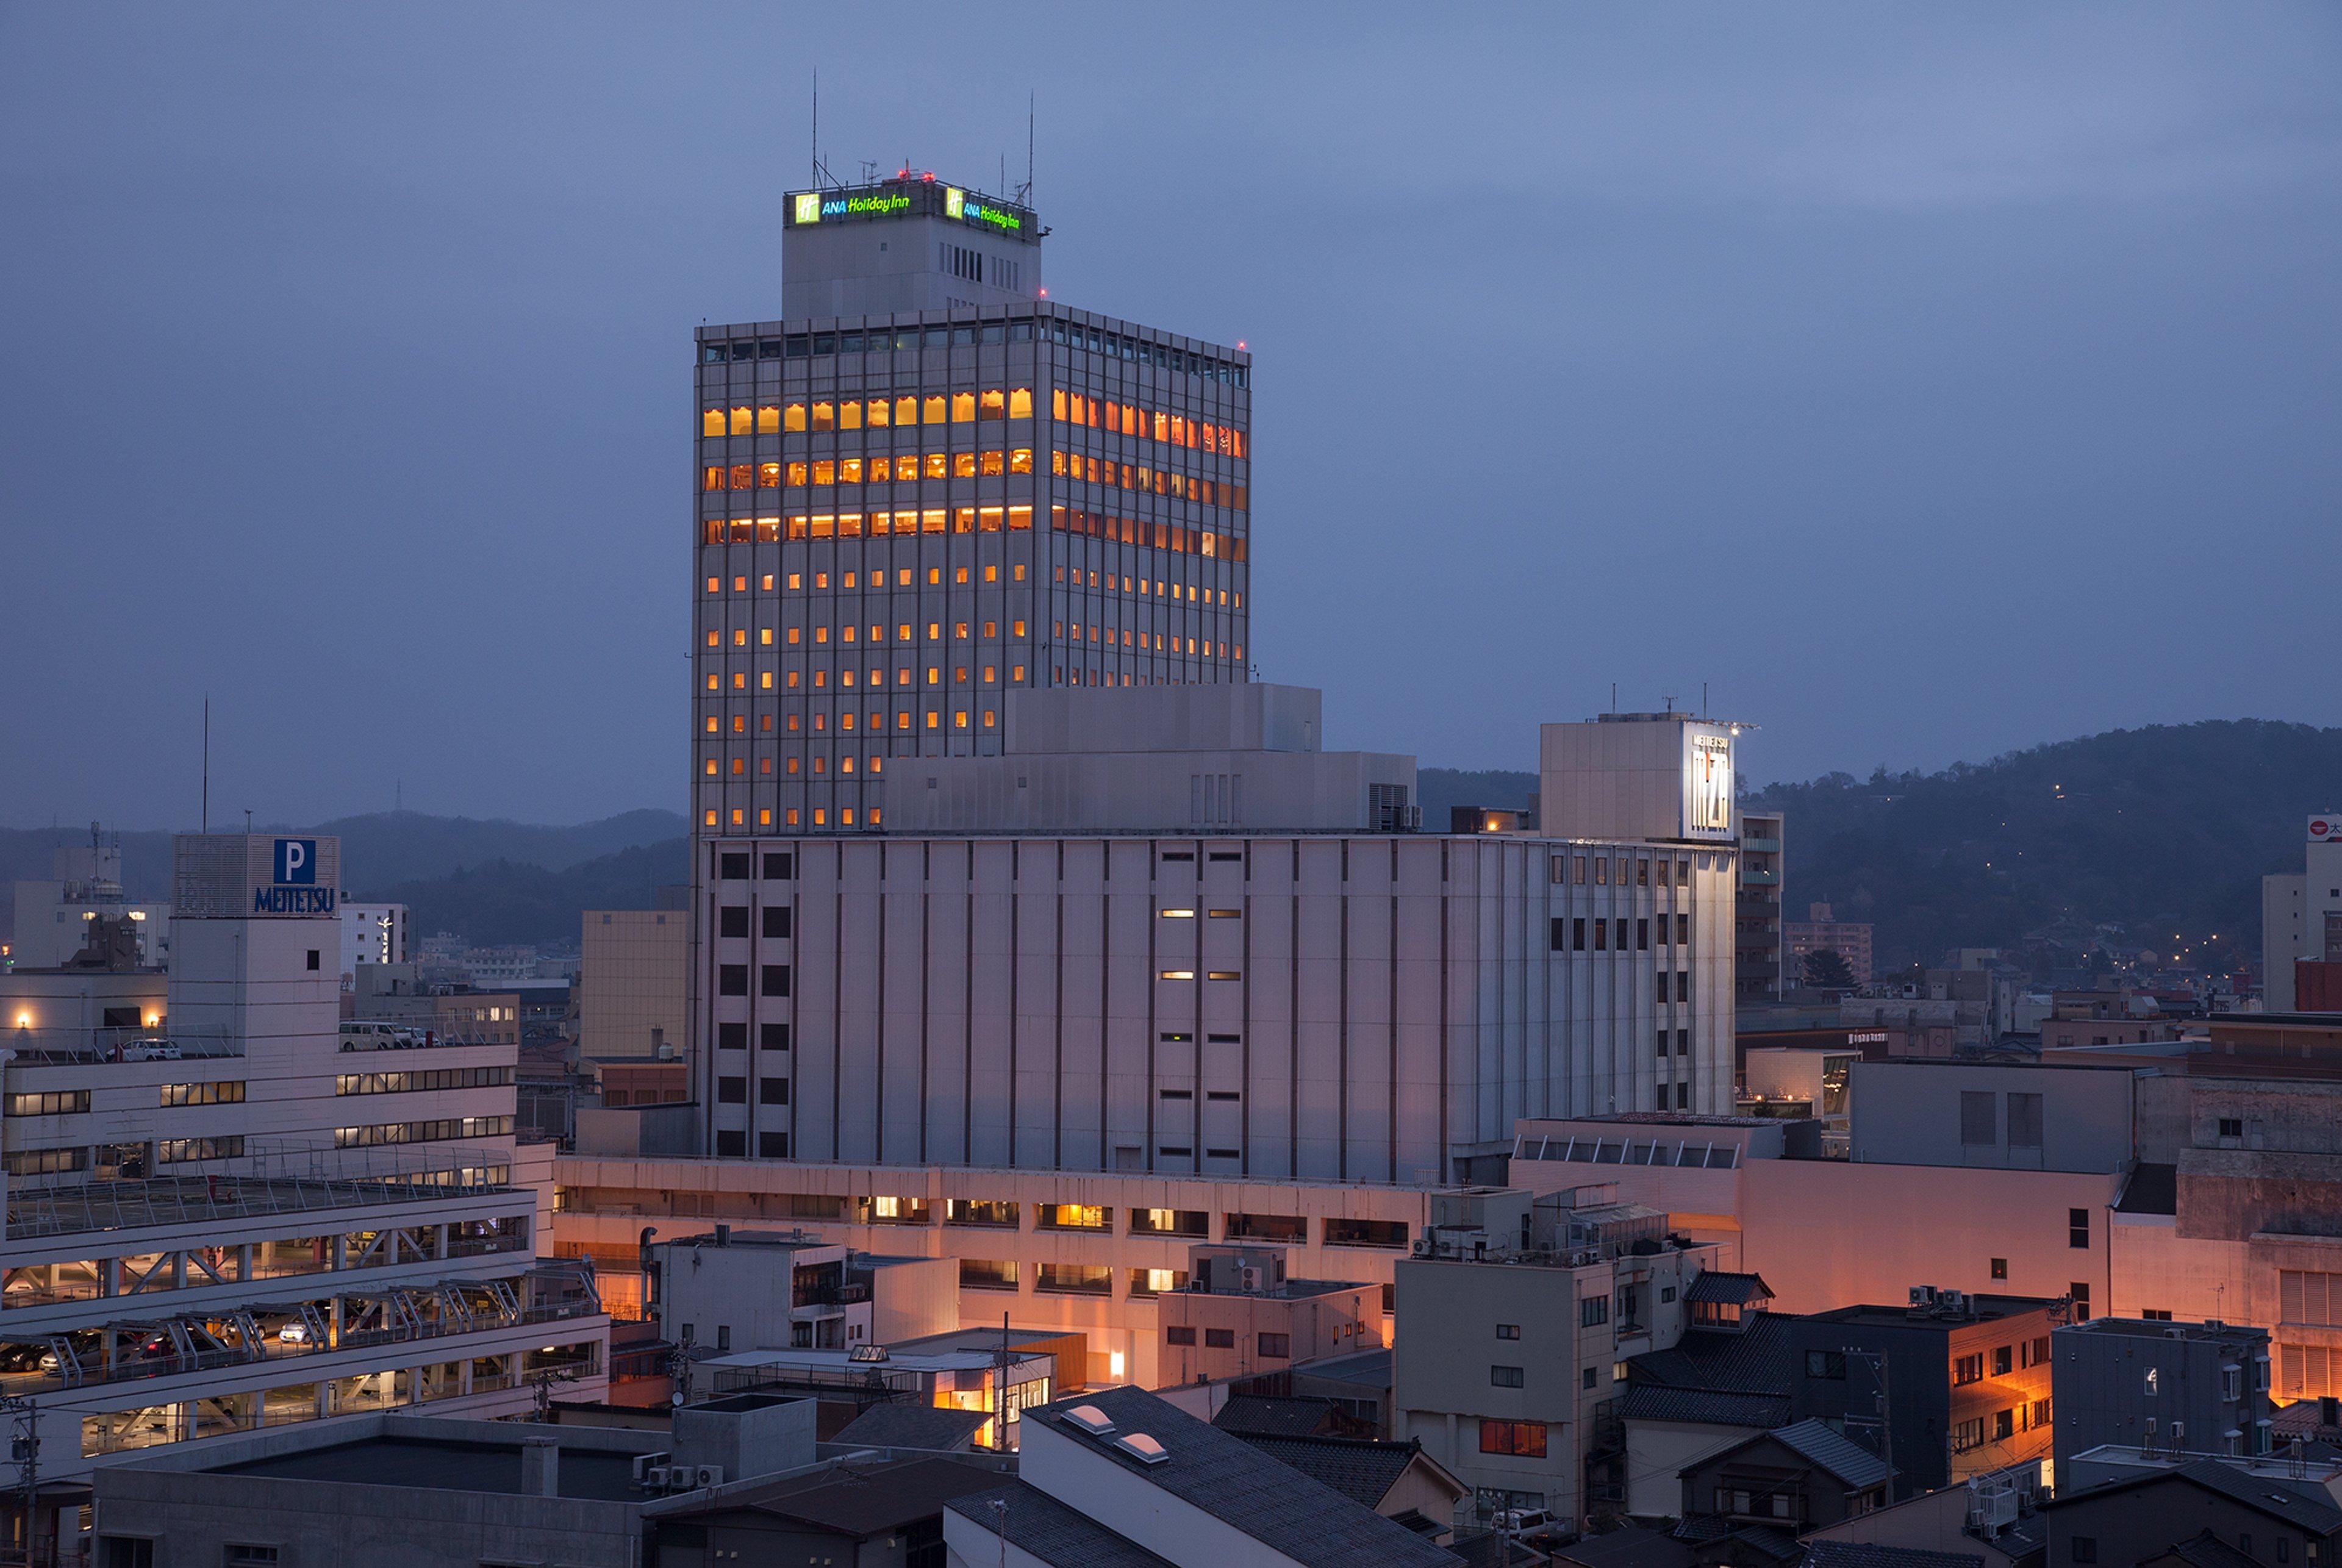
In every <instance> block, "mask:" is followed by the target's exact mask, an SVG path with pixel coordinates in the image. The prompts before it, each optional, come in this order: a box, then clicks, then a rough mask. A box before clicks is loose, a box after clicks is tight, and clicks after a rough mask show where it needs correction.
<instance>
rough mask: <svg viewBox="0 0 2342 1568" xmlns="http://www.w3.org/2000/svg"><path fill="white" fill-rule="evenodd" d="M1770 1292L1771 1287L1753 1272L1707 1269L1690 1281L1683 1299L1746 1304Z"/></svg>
mask: <svg viewBox="0 0 2342 1568" xmlns="http://www.w3.org/2000/svg"><path fill="white" fill-rule="evenodd" d="M1772 1294H1773V1287H1772V1286H1770V1285H1768V1284H1767V1283H1765V1282H1764V1281H1763V1280H1762V1279H1759V1278H1758V1277H1757V1275H1755V1274H1735V1273H1725V1272H1724V1271H1722V1270H1720V1269H1709V1270H1707V1271H1706V1273H1702V1274H1701V1275H1700V1276H1699V1278H1697V1279H1696V1280H1694V1281H1692V1282H1691V1288H1690V1289H1689V1290H1687V1291H1686V1292H1684V1300H1686V1301H1687V1302H1691V1303H1695V1304H1706V1305H1716V1306H1746V1305H1747V1304H1748V1303H1750V1302H1752V1301H1757V1300H1759V1299H1770V1298H1771V1296H1772Z"/></svg>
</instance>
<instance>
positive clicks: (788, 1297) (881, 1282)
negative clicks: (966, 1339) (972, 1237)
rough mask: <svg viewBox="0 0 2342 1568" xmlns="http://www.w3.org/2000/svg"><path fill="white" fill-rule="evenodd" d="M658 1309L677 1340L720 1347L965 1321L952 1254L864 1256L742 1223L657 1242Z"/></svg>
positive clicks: (775, 1344)
mask: <svg viewBox="0 0 2342 1568" xmlns="http://www.w3.org/2000/svg"><path fill="white" fill-rule="evenodd" d="M644 1253H645V1257H646V1262H647V1263H648V1264H649V1273H650V1281H651V1298H650V1300H651V1307H652V1310H653V1312H654V1313H655V1314H656V1317H657V1319H658V1323H659V1332H660V1333H661V1335H662V1336H663V1337H665V1338H666V1340H667V1341H668V1342H669V1343H676V1344H689V1345H697V1346H701V1347H704V1348H706V1349H711V1350H714V1351H716V1352H718V1353H726V1352H731V1351H736V1350H737V1351H750V1350H789V1349H796V1350H836V1351H844V1350H850V1349H852V1348H853V1347H854V1346H856V1345H867V1344H877V1345H888V1344H892V1343H896V1342H897V1341H899V1340H906V1339H916V1338H919V1337H921V1336H923V1335H926V1334H935V1333H948V1332H949V1331H951V1330H953V1329H956V1328H957V1327H959V1325H960V1314H959V1279H958V1271H957V1270H956V1268H955V1267H954V1266H953V1265H952V1263H951V1261H950V1260H949V1259H947V1258H936V1257H900V1256H885V1255H873V1254H871V1253H857V1252H856V1251H855V1250H854V1249H853V1248H851V1247H846V1246H838V1245H835V1244H831V1243H825V1242H823V1241H822V1240H821V1239H820V1238H819V1237H817V1236H814V1235H811V1234H808V1233H805V1232H802V1231H753V1230H735V1229H733V1228H732V1227H731V1226H730V1225H723V1224H719V1225H717V1226H716V1228H715V1229H714V1230H712V1231H709V1232H706V1233H702V1234H699V1235H693V1236H685V1237H679V1238H677V1239H676V1240H673V1241H662V1242H651V1243H646V1245H645V1247H644Z"/></svg>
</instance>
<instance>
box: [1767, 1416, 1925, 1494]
mask: <svg viewBox="0 0 2342 1568" xmlns="http://www.w3.org/2000/svg"><path fill="white" fill-rule="evenodd" d="M1770 1435H1771V1437H1772V1439H1773V1441H1774V1442H1776V1443H1780V1444H1781V1445H1782V1446H1783V1447H1785V1448H1787V1449H1789V1450H1791V1451H1792V1452H1793V1453H1801V1454H1803V1455H1804V1456H1805V1457H1806V1458H1807V1459H1808V1460H1811V1461H1812V1462H1813V1463H1816V1464H1817V1465H1819V1466H1820V1467H1821V1468H1822V1469H1824V1470H1827V1471H1828V1472H1829V1473H1831V1474H1832V1475H1835V1476H1837V1478H1838V1479H1839V1480H1840V1481H1843V1482H1845V1483H1847V1486H1849V1487H1852V1488H1854V1489H1856V1490H1857V1491H1859V1490H1861V1489H1863V1488H1865V1487H1870V1486H1877V1485H1878V1484H1879V1483H1882V1482H1884V1481H1885V1480H1886V1479H1887V1477H1888V1476H1890V1475H1892V1474H1894V1472H1893V1471H1892V1470H1890V1469H1888V1468H1887V1461H1885V1460H1883V1459H1881V1458H1879V1457H1878V1455H1877V1454H1875V1453H1871V1452H1870V1450H1868V1449H1867V1448H1865V1447H1863V1446H1862V1444H1860V1443H1857V1442H1855V1441H1854V1440H1853V1439H1852V1438H1850V1437H1847V1436H1845V1435H1844V1434H1842V1433H1837V1432H1836V1431H1833V1430H1832V1429H1831V1428H1830V1427H1829V1426H1828V1425H1827V1423H1823V1422H1819V1421H1800V1422H1797V1423H1794V1424H1792V1425H1788V1426H1784V1427H1782V1428H1780V1429H1779V1430H1778V1431H1777V1432H1774V1433H1771V1434H1770Z"/></svg>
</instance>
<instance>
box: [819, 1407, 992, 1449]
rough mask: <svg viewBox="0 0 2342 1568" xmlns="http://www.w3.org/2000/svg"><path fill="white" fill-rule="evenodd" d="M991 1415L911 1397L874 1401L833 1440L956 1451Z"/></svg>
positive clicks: (861, 1444)
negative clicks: (944, 1407) (939, 1406)
mask: <svg viewBox="0 0 2342 1568" xmlns="http://www.w3.org/2000/svg"><path fill="white" fill-rule="evenodd" d="M991 1419H992V1418H991V1417H990V1416H988V1415H986V1413H984V1412H982V1411H980V1410H939V1409H937V1408H936V1406H934V1405H932V1404H913V1403H910V1402H909V1401H908V1400H902V1401H897V1402H896V1403H890V1404H874V1405H872V1406H871V1407H870V1408H869V1409H868V1410H866V1411H864V1412H863V1413H861V1414H860V1415H857V1416H856V1417H855V1418H854V1419H853V1420H852V1421H849V1422H847V1423H846V1425H845V1426H844V1427H843V1428H842V1429H840V1431H839V1432H838V1434H837V1435H836V1437H834V1438H832V1439H831V1440H830V1441H831V1442H833V1443H851V1444H855V1445H856V1446H860V1447H865V1448H931V1449H936V1450H939V1451H941V1452H944V1453H954V1452H957V1451H959V1450H963V1449H965V1448H966V1447H967V1445H968V1443H969V1441H970V1440H971V1439H973V1438H974V1437H975V1436H976V1433H978V1432H979V1431H981V1430H982V1429H983V1427H984V1423H986V1422H987V1421H989V1420H991Z"/></svg>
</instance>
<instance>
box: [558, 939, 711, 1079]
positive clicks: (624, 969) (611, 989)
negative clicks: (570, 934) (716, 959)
mask: <svg viewBox="0 0 2342 1568" xmlns="http://www.w3.org/2000/svg"><path fill="white" fill-rule="evenodd" d="M579 948H580V951H581V952H582V954H584V957H583V958H582V960H581V961H580V963H579V965H578V972H577V1054H578V1055H579V1056H580V1057H582V1058H583V1059H585V1060H586V1061H588V1062H625V1061H640V1060H648V1061H658V1060H661V1059H669V1060H674V1061H678V1062H679V1061H681V1060H682V1059H683V1054H684V1052H685V1050H686V1048H687V1047H688V1045H689V1044H690V1040H691V1034H690V1030H691V1005H690V1002H689V999H688V982H689V980H690V977H691V914H690V912H689V911H688V910H683V909H674V910H666V909H589V910H587V911H586V914H585V918H584V934H583V936H582V938H581V940H580V943H579Z"/></svg>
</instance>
